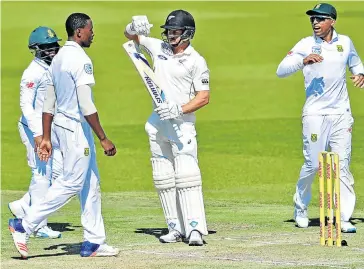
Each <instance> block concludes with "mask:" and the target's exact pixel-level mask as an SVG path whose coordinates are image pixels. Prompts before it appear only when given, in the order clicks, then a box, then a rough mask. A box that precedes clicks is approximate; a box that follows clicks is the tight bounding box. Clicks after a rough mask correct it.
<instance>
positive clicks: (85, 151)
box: [83, 148, 90, 156]
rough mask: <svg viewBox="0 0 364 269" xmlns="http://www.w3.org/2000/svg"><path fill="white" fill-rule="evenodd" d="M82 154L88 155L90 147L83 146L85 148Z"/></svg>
mask: <svg viewBox="0 0 364 269" xmlns="http://www.w3.org/2000/svg"><path fill="white" fill-rule="evenodd" d="M83 154H84V155H85V156H88V155H90V148H85V150H84V152H83Z"/></svg>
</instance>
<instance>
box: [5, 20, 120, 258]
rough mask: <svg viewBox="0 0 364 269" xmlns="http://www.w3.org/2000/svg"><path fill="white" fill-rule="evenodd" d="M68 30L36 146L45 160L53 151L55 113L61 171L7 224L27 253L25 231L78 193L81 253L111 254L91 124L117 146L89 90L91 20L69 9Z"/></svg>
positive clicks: (107, 144) (110, 151)
mask: <svg viewBox="0 0 364 269" xmlns="http://www.w3.org/2000/svg"><path fill="white" fill-rule="evenodd" d="M66 31H67V34H68V41H67V42H66V43H65V45H64V46H63V47H62V48H61V49H60V50H59V52H58V54H57V55H56V56H55V57H54V59H53V61H52V64H51V66H50V73H51V78H52V80H51V81H50V83H49V85H48V87H47V95H46V99H45V101H44V106H43V119H42V120H43V140H42V142H41V144H40V145H39V151H38V156H39V158H40V160H42V161H47V160H48V159H49V158H50V156H51V154H52V143H51V123H52V120H53V115H54V136H55V141H56V144H57V145H58V146H59V148H60V151H61V153H62V157H63V164H64V165H63V173H62V175H60V176H59V177H58V178H57V180H56V181H55V182H54V183H53V184H52V186H51V187H50V188H49V190H48V192H47V194H46V195H45V198H44V199H43V200H41V201H40V202H38V204H37V205H36V206H33V205H32V206H30V208H29V210H28V211H27V212H26V215H25V216H24V218H23V219H10V220H9V229H10V231H11V233H12V236H13V240H14V244H15V246H16V248H17V250H18V252H19V253H20V254H21V256H22V257H27V256H28V247H27V238H28V236H29V234H31V233H32V232H33V231H34V229H35V227H37V226H38V225H39V223H40V222H42V221H43V220H44V219H45V218H46V217H47V216H48V215H50V214H52V213H53V212H55V211H56V210H58V209H59V208H61V207H62V206H64V205H65V204H66V203H67V202H68V201H69V199H71V198H72V197H73V196H76V195H78V196H79V198H80V203H81V223H82V226H83V228H84V234H83V237H84V242H83V243H82V246H81V253H80V255H81V256H82V257H94V256H115V255H117V254H118V252H119V250H118V249H116V248H113V247H111V246H108V245H107V244H106V243H105V240H106V235H105V228H104V221H103V218H102V215H101V193H100V184H99V183H100V182H99V173H98V168H97V164H96V151H95V144H94V139H93V135H92V130H93V131H94V132H95V134H96V136H97V137H98V138H99V140H100V143H101V146H102V147H103V149H104V151H105V154H106V155H107V156H114V155H115V154H116V148H115V146H114V144H113V143H112V142H111V141H110V140H109V139H108V138H107V137H106V135H105V133H104V131H103V129H102V127H101V125H100V122H99V117H98V113H97V110H96V107H95V105H94V103H93V98H92V90H91V87H92V86H93V85H94V84H95V79H94V76H93V66H92V62H91V59H90V58H89V57H88V56H87V54H86V52H85V51H84V49H83V48H88V47H90V45H91V43H92V40H93V36H94V34H93V25H92V20H91V19H90V17H89V16H88V15H86V14H83V13H73V14H71V15H70V16H69V17H68V18H67V20H66ZM55 103H57V110H56V111H55ZM91 128H92V129H91Z"/></svg>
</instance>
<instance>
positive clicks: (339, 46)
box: [336, 45, 344, 52]
mask: <svg viewBox="0 0 364 269" xmlns="http://www.w3.org/2000/svg"><path fill="white" fill-rule="evenodd" d="M336 48H337V51H338V52H343V51H344V49H343V46H341V45H336Z"/></svg>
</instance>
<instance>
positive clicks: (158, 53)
mask: <svg viewBox="0 0 364 269" xmlns="http://www.w3.org/2000/svg"><path fill="white" fill-rule="evenodd" d="M139 40H140V45H142V46H143V47H144V48H145V49H146V51H147V52H148V53H149V55H150V56H151V58H152V60H153V69H154V72H155V74H156V77H157V79H158V81H159V82H160V84H161V85H160V86H161V88H162V90H163V91H164V94H165V98H166V100H167V101H171V102H174V103H176V104H179V105H185V104H187V103H188V102H189V101H190V100H191V99H193V98H194V97H195V95H196V92H198V91H208V90H210V87H209V83H210V77H209V69H208V67H207V64H206V61H205V59H204V58H203V57H202V56H201V55H200V54H199V53H198V52H197V51H196V50H195V49H194V48H193V47H192V45H191V44H190V45H189V46H188V47H187V48H186V49H185V51H184V52H182V53H178V54H176V55H174V54H173V51H172V49H171V47H170V45H169V44H167V43H166V42H164V41H162V40H160V39H156V38H151V37H145V36H139ZM183 119H184V121H192V122H194V121H195V115H194V113H190V114H184V115H183Z"/></svg>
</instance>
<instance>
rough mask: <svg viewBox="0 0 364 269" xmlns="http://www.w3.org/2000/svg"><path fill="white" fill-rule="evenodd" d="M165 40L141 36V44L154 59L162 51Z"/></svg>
mask: <svg viewBox="0 0 364 269" xmlns="http://www.w3.org/2000/svg"><path fill="white" fill-rule="evenodd" d="M162 43H163V41H162V40H159V39H156V38H153V37H146V36H143V35H140V36H139V44H140V45H141V46H142V47H143V49H145V51H146V52H147V53H148V54H149V55H150V57H152V58H153V59H154V57H156V56H157V55H158V52H159V51H160V47H161V46H162Z"/></svg>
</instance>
